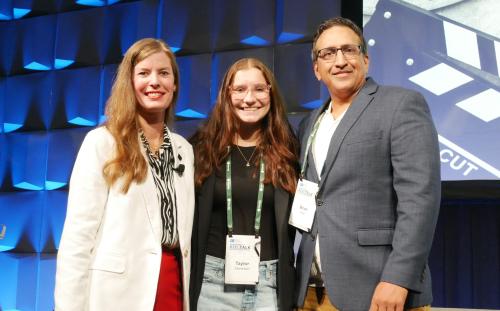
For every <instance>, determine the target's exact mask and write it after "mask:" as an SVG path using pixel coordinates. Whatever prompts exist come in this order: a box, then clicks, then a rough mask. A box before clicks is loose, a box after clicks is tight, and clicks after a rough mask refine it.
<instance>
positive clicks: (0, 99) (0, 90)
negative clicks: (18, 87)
mask: <svg viewBox="0 0 500 311" xmlns="http://www.w3.org/2000/svg"><path fill="white" fill-rule="evenodd" d="M4 107H5V79H4V78H3V77H1V76H0V133H3V115H4V109H5V108H4Z"/></svg>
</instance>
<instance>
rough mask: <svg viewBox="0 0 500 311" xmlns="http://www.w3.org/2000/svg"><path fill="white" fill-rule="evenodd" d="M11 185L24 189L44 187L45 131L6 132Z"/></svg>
mask: <svg viewBox="0 0 500 311" xmlns="http://www.w3.org/2000/svg"><path fill="white" fill-rule="evenodd" d="M6 137H7V144H8V146H9V156H8V161H9V163H10V171H11V174H12V186H13V187H14V188H17V189H24V190H43V189H45V175H46V168H47V146H48V142H47V137H48V136H47V133H46V132H29V133H9V134H6Z"/></svg>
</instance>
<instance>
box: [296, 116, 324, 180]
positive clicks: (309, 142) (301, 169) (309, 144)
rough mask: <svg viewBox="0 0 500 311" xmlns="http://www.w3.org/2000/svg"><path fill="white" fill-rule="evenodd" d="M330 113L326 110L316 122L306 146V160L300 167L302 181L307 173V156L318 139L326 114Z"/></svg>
mask: <svg viewBox="0 0 500 311" xmlns="http://www.w3.org/2000/svg"><path fill="white" fill-rule="evenodd" d="M327 112H328V110H325V112H323V113H322V114H321V115H320V116H319V118H318V120H316V123H314V126H313V129H312V131H311V135H309V137H308V138H307V144H306V151H305V153H304V160H302V165H301V167H300V179H303V178H304V173H305V172H306V164H307V154H308V153H309V149H310V148H311V144H312V142H313V141H314V138H315V137H316V133H317V132H318V128H319V125H320V123H321V120H323V117H324V116H325V114H326V113H327Z"/></svg>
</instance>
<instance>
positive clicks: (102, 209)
mask: <svg viewBox="0 0 500 311" xmlns="http://www.w3.org/2000/svg"><path fill="white" fill-rule="evenodd" d="M178 72H179V70H178V66H177V63H176V61H175V56H174V54H173V53H172V51H171V50H170V48H169V47H168V46H167V45H166V44H165V43H164V42H163V41H161V40H156V39H142V40H140V41H138V42H136V43H135V44H134V45H132V46H131V47H130V48H129V50H128V51H127V53H126V54H125V56H124V59H123V61H122V63H121V64H120V66H119V68H118V72H117V76H116V80H115V82H114V85H113V88H112V91H111V96H110V98H109V100H108V103H107V107H106V115H107V121H106V123H105V125H104V126H101V127H99V128H97V129H95V130H92V131H90V132H89V133H88V134H87V136H86V137H85V140H84V141H83V143H82V146H81V148H80V152H79V153H78V157H77V159H76V162H75V166H74V168H73V173H72V176H71V181H70V188H69V196H68V209H67V215H66V221H65V224H64V230H63V234H62V238H61V242H60V246H59V252H58V256H57V272H56V288H55V307H56V310H63V311H68V310H90V311H101V310H106V311H109V310H120V311H124V310H134V311H138V310H141V311H147V310H155V311H158V310H182V309H184V310H189V299H188V289H189V274H190V248H191V244H190V241H191V228H192V222H193V210H194V184H193V152H192V148H191V145H190V144H189V143H188V142H187V141H186V140H185V139H184V138H182V137H181V136H179V135H177V134H175V133H172V132H170V130H169V129H168V127H167V123H169V122H168V121H170V120H171V119H172V115H173V111H174V104H175V101H176V99H177V96H178V92H179V73H178Z"/></svg>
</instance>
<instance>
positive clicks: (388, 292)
mask: <svg viewBox="0 0 500 311" xmlns="http://www.w3.org/2000/svg"><path fill="white" fill-rule="evenodd" d="M407 295H408V290H407V289H406V288H404V287H401V286H398V285H395V284H391V283H387V282H380V283H378V285H377V287H376V288H375V292H374V293H373V297H372V304H371V306H370V311H403V310H404V305H405V301H406V296H407Z"/></svg>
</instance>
